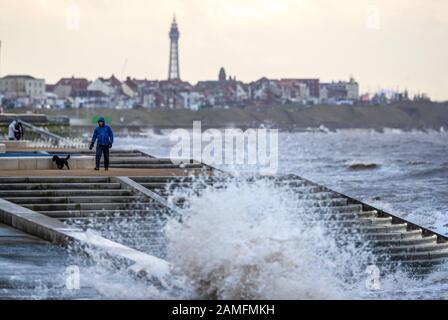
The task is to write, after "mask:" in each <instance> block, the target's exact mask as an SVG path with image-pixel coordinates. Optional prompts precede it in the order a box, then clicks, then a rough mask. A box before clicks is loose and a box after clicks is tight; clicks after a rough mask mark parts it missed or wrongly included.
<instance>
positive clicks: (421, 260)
mask: <svg viewBox="0 0 448 320" xmlns="http://www.w3.org/2000/svg"><path fill="white" fill-rule="evenodd" d="M132 179H133V180H134V181H136V182H138V183H140V184H141V185H143V186H144V187H146V188H148V189H149V190H152V191H153V192H156V193H158V194H159V195H161V196H162V197H165V198H167V197H171V196H172V194H173V191H174V190H177V189H179V188H191V187H193V186H194V188H195V191H196V192H197V194H199V195H200V193H201V190H202V189H203V188H204V187H205V185H201V184H196V183H193V182H192V180H191V179H190V178H188V179H184V178H183V177H157V178H153V177H133V178H132ZM214 182H215V181H214V180H213V178H210V179H207V180H206V181H205V184H206V185H213V184H214ZM275 184H276V185H279V186H282V187H288V188H289V189H290V190H292V191H294V192H295V197H294V198H295V201H291V202H290V203H289V204H287V206H289V209H291V210H295V209H296V208H297V206H299V207H302V208H303V207H306V208H307V213H306V216H307V217H309V218H308V219H309V221H310V222H312V221H313V220H316V221H319V222H322V221H324V222H325V224H326V225H327V227H328V228H329V230H330V231H333V232H336V233H337V234H339V235H340V236H341V237H344V235H346V234H347V235H348V234H358V235H359V240H355V241H360V242H359V244H360V245H361V244H368V246H370V247H371V248H372V251H373V252H375V253H376V254H377V255H378V256H379V259H378V263H380V264H381V265H385V266H396V265H397V263H401V262H403V263H404V264H405V265H407V266H410V267H421V268H422V270H423V269H425V268H430V266H431V267H433V266H435V265H437V264H438V263H440V262H441V261H447V260H444V259H448V242H443V241H440V239H439V238H438V237H437V236H436V235H428V234H427V232H428V231H426V230H425V234H424V232H423V230H422V229H421V228H418V227H416V226H414V225H411V224H409V223H407V222H406V221H402V220H397V219H396V218H394V217H393V216H390V215H387V214H385V213H383V212H381V213H380V211H379V210H375V209H372V208H371V207H369V206H366V205H364V204H363V203H360V202H358V201H355V200H352V199H351V198H349V197H346V196H344V195H341V194H339V193H337V192H335V191H333V190H330V189H328V188H326V187H323V186H320V185H317V184H315V183H312V182H310V181H307V180H305V179H302V178H300V177H287V178H286V179H283V178H279V179H277V180H275ZM219 185H220V184H219ZM223 185H224V186H225V183H224V184H223ZM221 187H222V186H221ZM174 203H176V204H177V205H179V206H188V199H186V198H185V197H178V198H174ZM302 214H303V213H302Z"/></svg>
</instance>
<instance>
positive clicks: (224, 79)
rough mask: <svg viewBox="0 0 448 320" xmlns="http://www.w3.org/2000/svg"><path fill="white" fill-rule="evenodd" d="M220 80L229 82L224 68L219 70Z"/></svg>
mask: <svg viewBox="0 0 448 320" xmlns="http://www.w3.org/2000/svg"><path fill="white" fill-rule="evenodd" d="M218 80H219V81H226V80H227V76H226V70H225V69H224V67H222V68H221V69H219V75H218Z"/></svg>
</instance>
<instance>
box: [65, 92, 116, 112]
mask: <svg viewBox="0 0 448 320" xmlns="http://www.w3.org/2000/svg"><path fill="white" fill-rule="evenodd" d="M71 100H72V101H73V107H75V108H94V107H108V106H109V102H110V100H109V98H108V96H107V95H105V94H104V93H103V92H101V91H99V90H79V91H74V92H72V95H71Z"/></svg>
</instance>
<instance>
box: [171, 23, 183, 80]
mask: <svg viewBox="0 0 448 320" xmlns="http://www.w3.org/2000/svg"><path fill="white" fill-rule="evenodd" d="M179 36H180V33H179V29H178V28H177V22H176V16H174V17H173V22H172V23H171V29H170V66H169V70H168V80H179V79H180V72H179Z"/></svg>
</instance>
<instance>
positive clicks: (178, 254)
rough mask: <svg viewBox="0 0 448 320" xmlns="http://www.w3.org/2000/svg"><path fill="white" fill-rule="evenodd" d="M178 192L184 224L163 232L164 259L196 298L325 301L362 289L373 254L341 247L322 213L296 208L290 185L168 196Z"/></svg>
mask: <svg viewBox="0 0 448 320" xmlns="http://www.w3.org/2000/svg"><path fill="white" fill-rule="evenodd" d="M202 185H203V184H202ZM193 189H194V188H193ZM182 192H186V194H185V195H184V196H186V198H188V202H187V205H186V206H185V207H184V209H183V217H182V221H179V220H177V219H172V220H170V221H169V222H168V223H167V225H166V227H165V233H166V238H167V258H168V260H169V261H171V262H172V263H173V264H174V265H177V266H178V268H180V269H181V271H183V272H184V273H185V274H186V275H187V276H188V277H189V278H190V279H191V280H192V281H193V282H194V284H195V287H196V290H197V292H198V295H199V296H200V297H202V298H206V299H208V298H212V299H330V298H348V297H353V296H354V295H355V296H356V293H355V292H356V291H358V290H360V288H362V285H363V284H364V282H363V281H365V274H364V272H365V267H366V266H367V264H368V263H369V261H371V260H372V256H371V254H370V253H369V252H368V251H367V250H366V249H365V248H364V247H362V246H357V245H355V242H356V241H345V242H344V241H343V242H342V243H341V241H340V240H341V238H343V237H341V234H340V233H341V232H342V231H341V230H340V229H338V228H334V226H335V224H333V225H331V224H329V221H328V220H327V219H326V218H325V214H324V213H325V211H326V210H327V209H326V208H319V209H318V212H317V213H316V208H311V207H308V206H304V205H302V204H301V200H300V199H298V198H297V194H296V193H295V192H294V191H293V190H291V189H290V188H289V187H288V186H280V185H278V184H277V183H275V182H274V181H273V180H270V179H256V180H254V181H248V180H244V179H238V180H233V181H232V180H231V181H230V182H226V183H224V184H223V185H221V186H217V185H216V184H215V185H214V186H213V187H207V188H205V189H202V191H201V192H200V194H199V195H198V194H194V193H193V192H192V191H191V189H190V191H179V192H177V193H176V192H175V193H174V194H173V197H175V198H176V199H178V198H179V197H180V196H181V195H182V194H181V193H182ZM319 211H320V212H319ZM331 226H333V228H332V227H331ZM355 236H356V235H347V237H351V238H354V237H355ZM347 237H346V239H345V240H347ZM352 240H355V239H352ZM361 290H362V289H361Z"/></svg>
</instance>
